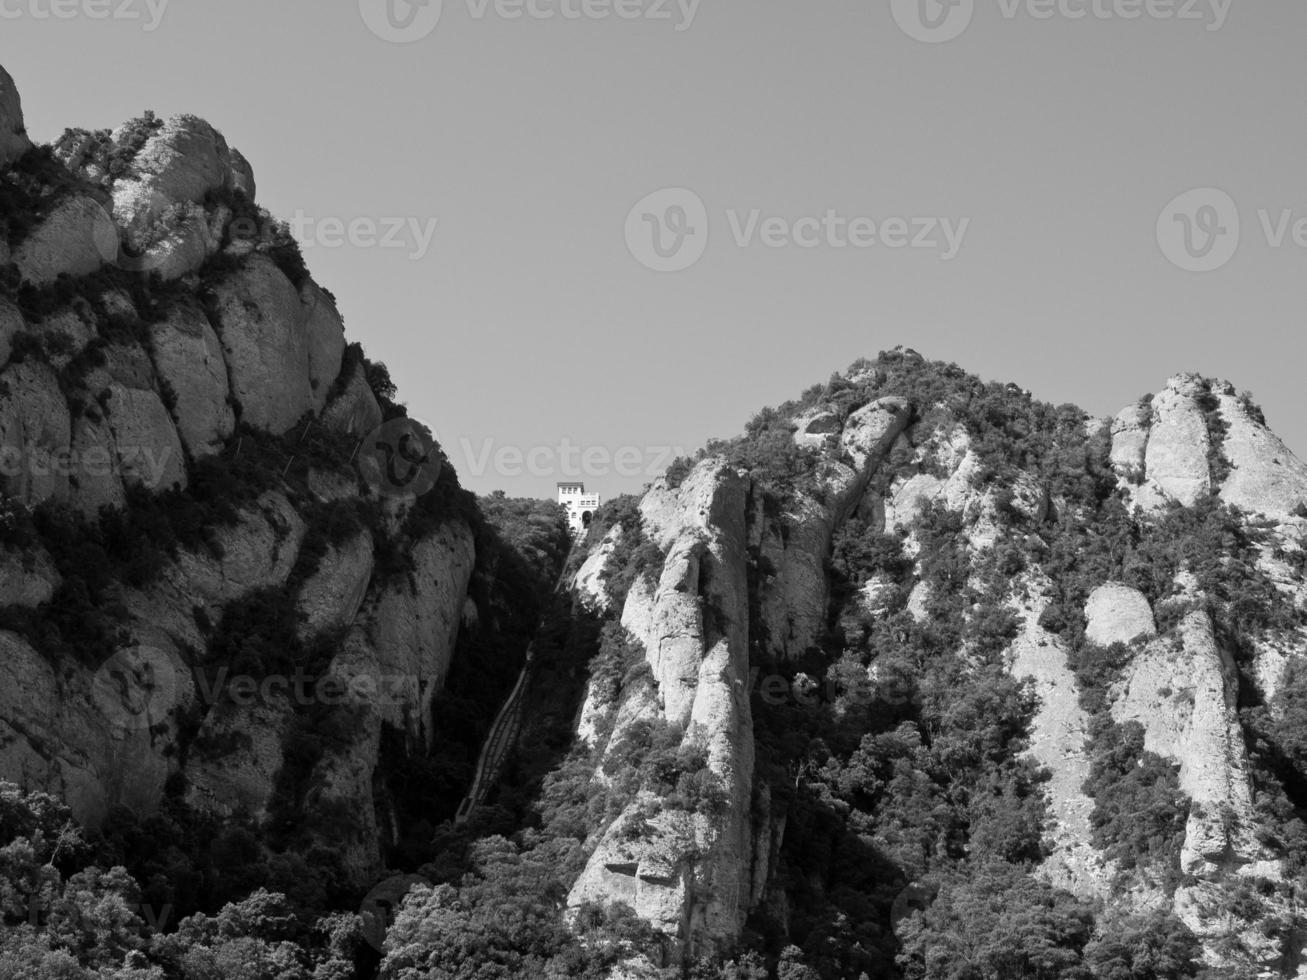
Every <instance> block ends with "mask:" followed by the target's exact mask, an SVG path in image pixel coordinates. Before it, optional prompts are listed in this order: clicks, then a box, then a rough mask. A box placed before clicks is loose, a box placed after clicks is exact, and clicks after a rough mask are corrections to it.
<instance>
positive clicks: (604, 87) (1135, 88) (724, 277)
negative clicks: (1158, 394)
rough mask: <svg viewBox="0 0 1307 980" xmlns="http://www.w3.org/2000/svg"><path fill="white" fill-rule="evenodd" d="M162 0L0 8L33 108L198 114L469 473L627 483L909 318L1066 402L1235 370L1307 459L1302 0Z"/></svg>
mask: <svg viewBox="0 0 1307 980" xmlns="http://www.w3.org/2000/svg"><path fill="white" fill-rule="evenodd" d="M152 2H153V3H154V8H153V10H152V9H151V8H150V7H149V6H148V5H147V2H146V0H0V63H3V64H4V65H5V66H6V67H7V68H8V69H9V71H10V72H11V73H12V74H13V75H14V77H15V79H16V81H17V83H18V86H19V89H20V91H21V92H22V95H23V103H24V109H25V112H26V115H27V122H28V128H29V131H30V132H31V134H32V135H33V137H34V138H37V139H41V140H48V139H52V138H54V137H55V136H57V135H58V134H59V133H60V132H61V131H62V129H63V128H64V127H65V126H74V125H77V126H85V127H88V128H99V127H107V126H113V125H115V124H117V123H118V122H120V121H122V120H123V119H125V118H128V117H130V116H133V115H137V114H139V113H140V112H141V110H143V109H145V108H152V109H154V110H155V111H157V112H159V113H160V114H164V115H167V114H173V113H179V112H191V113H195V114H197V115H201V116H203V117H205V118H207V119H209V120H210V121H211V122H212V123H213V124H214V125H216V126H217V127H218V128H219V129H221V130H222V131H223V132H224V133H225V135H226V136H227V138H228V140H229V141H230V142H231V143H232V145H233V146H236V147H239V148H240V149H241V150H242V151H243V152H244V153H245V155H246V156H247V157H248V158H249V159H250V161H251V163H252V164H253V166H254V170H255V173H256V174H257V177H258V182H259V198H260V201H261V203H262V204H264V205H265V206H266V207H268V208H269V209H270V210H271V211H272V212H273V213H274V214H276V215H278V216H280V217H284V218H292V217H295V216H296V215H297V214H299V215H301V216H302V217H303V218H305V219H306V221H307V219H312V223H305V224H303V225H302V226H301V227H302V228H306V229H308V232H307V237H308V238H309V239H310V240H311V241H312V242H313V243H314V244H313V247H311V248H309V249H308V250H307V251H306V257H307V259H308V262H309V265H310V267H311V269H312V270H313V272H314V275H315V276H316V277H317V278H318V279H319V280H320V281H321V282H322V283H323V284H324V285H326V286H327V287H328V288H330V289H331V290H332V291H333V292H334V293H335V294H336V295H337V297H338V298H339V300H340V304H341V307H342V311H343V313H344V314H345V317H346V322H347V325H348V330H349V332H350V334H351V335H352V337H354V338H356V339H360V340H362V341H363V343H364V345H365V347H366V348H367V349H368V351H369V353H370V354H371V355H372V356H373V357H374V358H380V359H382V360H384V361H386V362H387V363H388V364H389V366H390V368H391V372H392V374H393V375H394V377H395V379H396V380H397V382H398V383H399V386H400V391H401V396H402V398H403V400H405V401H406V402H407V403H408V405H409V407H410V411H411V413H412V414H413V415H415V416H417V417H420V418H422V419H424V420H426V421H428V422H429V423H430V424H432V425H433V427H434V428H435V429H436V431H437V433H438V435H439V436H440V438H441V441H442V443H443V444H444V445H445V447H446V450H447V452H449V454H450V456H451V458H452V459H453V460H454V462H455V465H456V466H457V467H458V469H459V471H460V474H461V477H462V479H463V482H464V484H465V485H467V486H470V487H471V488H472V489H474V490H477V491H478V492H486V491H489V490H491V489H495V488H503V489H505V490H507V491H509V492H510V493H514V494H541V495H546V494H551V493H552V487H553V484H554V483H555V482H557V481H558V480H563V479H571V478H580V479H584V480H585V481H586V483H587V484H588V485H589V486H590V488H591V489H596V490H599V491H600V492H602V493H604V494H607V495H611V494H613V493H617V492H622V491H627V490H635V489H638V488H639V487H640V486H641V485H642V484H643V483H645V482H647V481H648V479H650V475H649V474H647V473H646V472H644V471H645V470H651V469H653V468H654V467H656V466H658V465H659V464H660V463H663V462H665V461H666V460H665V459H663V458H662V457H663V455H664V453H663V452H662V449H661V447H665V446H666V447H672V446H680V447H684V448H685V449H687V450H689V449H694V448H696V447H697V446H699V445H701V444H702V443H703V441H704V440H705V439H707V438H709V437H712V436H726V435H732V434H735V433H736V432H738V431H739V430H740V428H741V427H742V425H743V423H744V422H745V421H746V420H747V419H748V418H749V417H750V416H751V415H752V414H753V413H754V412H755V411H756V410H757V409H758V408H760V407H762V406H763V405H767V404H776V403H779V402H781V401H783V400H785V399H786V398H789V397H793V396H795V395H797V394H798V393H799V392H800V391H801V390H802V389H804V388H806V387H808V386H809V385H811V384H813V383H815V382H818V381H822V380H825V378H826V377H827V376H829V374H830V373H831V372H832V371H834V370H839V369H842V368H844V367H845V366H846V365H847V364H848V363H849V362H851V361H852V360H854V359H856V358H857V357H859V356H863V355H867V356H872V355H874V354H875V353H876V351H878V350H880V349H883V348H887V347H892V346H894V345H895V344H900V343H902V344H907V345H909V346H912V347H915V348H916V349H918V350H920V351H921V352H922V353H924V354H926V355H927V356H930V357H936V358H943V359H946V360H953V361H957V362H958V363H960V364H962V365H963V366H964V367H966V368H968V369H969V370H972V371H975V372H976V373H979V374H981V375H983V376H985V377H989V378H997V379H1002V380H1012V381H1016V382H1018V383H1020V384H1022V385H1023V386H1025V387H1027V388H1030V389H1032V390H1033V391H1034V392H1035V394H1036V395H1038V396H1040V397H1042V398H1046V399H1049V400H1052V401H1057V402H1063V401H1072V402H1076V403H1078V404H1080V405H1082V406H1084V407H1085V408H1086V409H1088V410H1090V411H1092V412H1094V413H1096V414H1110V413H1114V412H1115V411H1117V410H1118V409H1120V408H1121V407H1122V406H1124V405H1126V404H1127V403H1129V402H1131V401H1133V400H1134V399H1135V398H1137V397H1138V396H1139V395H1140V394H1142V393H1144V392H1145V391H1153V390H1156V389H1157V388H1159V387H1160V386H1161V385H1162V384H1163V383H1164V382H1165V380H1166V378H1167V377H1168V376H1169V375H1171V374H1173V373H1175V372H1178V371H1182V370H1196V371H1202V372H1204V373H1206V374H1212V375H1217V376H1221V377H1227V378H1229V379H1230V380H1231V381H1233V382H1234V383H1235V384H1236V385H1238V386H1239V387H1240V388H1250V389H1252V390H1253V391H1254V392H1255V393H1256V394H1257V396H1258V397H1259V399H1260V401H1261V403H1262V404H1263V407H1264V408H1265V410H1266V414H1267V417H1268V419H1269V420H1270V422H1271V424H1272V426H1273V427H1275V428H1276V429H1277V430H1278V431H1279V432H1280V433H1281V434H1282V435H1283V436H1284V437H1285V438H1286V439H1287V440H1288V442H1289V443H1290V445H1291V446H1292V447H1293V448H1295V449H1296V450H1298V451H1299V452H1300V453H1301V452H1302V451H1303V450H1307V416H1305V414H1304V411H1303V409H1304V394H1303V391H1304V388H1303V384H1302V380H1301V378H1302V375H1303V372H1304V365H1303V358H1302V351H1303V343H1302V309H1303V305H1304V304H1303V294H1304V291H1305V290H1307V275H1305V274H1304V273H1307V247H1303V246H1305V245H1307V225H1305V226H1303V228H1302V229H1299V230H1298V231H1299V233H1298V234H1297V235H1295V231H1294V226H1293V224H1292V221H1290V222H1289V223H1285V221H1284V215H1285V213H1286V211H1287V212H1288V213H1289V215H1290V217H1291V218H1292V220H1297V219H1298V218H1301V217H1307V188H1305V186H1304V179H1305V175H1307V135H1305V134H1307V124H1304V121H1303V106H1304V105H1307V60H1305V59H1304V58H1303V56H1302V45H1303V43H1304V41H1305V40H1307V4H1303V3H1302V0H1257V2H1255V3H1253V2H1251V0H1233V2H1232V3H1231V0H1056V2H1055V0H975V3H974V8H973V6H972V4H971V3H970V2H969V0H951V2H952V3H954V4H956V6H953V7H950V6H947V5H943V4H941V2H940V0H864V2H852V0H830V2H826V3H799V2H796V0H705V2H703V3H701V4H698V5H694V4H693V3H692V2H691V0H680V4H679V5H678V2H677V0H668V2H667V3H665V4H664V2H663V0H584V2H583V0H530V3H527V2H525V0H517V2H516V3H514V2H513V0H495V2H489V0H444V3H443V7H442V6H441V5H439V4H438V3H434V2H429V3H428V4H427V5H426V6H412V7H410V6H409V3H408V0H362V3H361V5H360V2H359V0H333V2H330V3H328V2H324V0H275V2H269V0H220V2H219V0H207V2H204V3H201V2H199V0H172V2H171V3H165V2H164V0H152ZM387 3H391V4H393V6H392V7H391V8H389V9H387V8H386V4H387ZM161 4H162V8H161ZM922 5H924V6H922ZM55 9H59V10H61V11H63V12H64V13H70V14H71V16H69V17H68V18H67V19H61V18H56V17H53V16H48V15H49V14H51V13H52V10H55ZM619 10H620V11H621V12H622V13H624V14H627V15H630V16H629V17H619V16H617V12H618V11H619ZM101 11H107V12H109V13H111V14H119V15H124V16H112V17H109V18H107V19H100V18H98V17H96V16H93V15H94V14H96V13H98V12H101ZM605 11H607V12H609V13H610V14H611V16H608V17H600V16H599V14H601V13H603V12H605ZM518 12H520V13H521V16H514V15H515V14H516V13H518ZM1168 12H1169V13H1171V14H1173V15H1176V16H1172V17H1169V18H1168V17H1164V16H1163V15H1164V14H1166V13H1168ZM436 13H439V14H440V16H439V19H438V21H436V20H435V18H434V15H435V14H436ZM549 13H553V14H554V15H555V16H553V17H546V16H544V15H546V14H549ZM1135 13H1138V14H1140V16H1138V17H1132V16H1130V15H1131V14H1135ZM130 14H137V15H138V16H137V17H136V18H135V19H128V18H127V16H126V15H130ZM573 14H576V15H579V16H571V15H573ZM663 14H666V15H668V17H669V18H670V19H664V18H663V16H662V15H663ZM691 14H692V16H691ZM1046 14H1047V15H1048V16H1045V15H1046ZM1077 14H1083V15H1084V16H1076V15H1077ZM1181 14H1183V15H1185V16H1179V15H1181ZM565 15H567V16H565ZM968 17H970V18H971V19H970V21H969V22H968V21H967V18H968ZM914 18H915V19H914ZM932 24H938V25H939V26H938V27H935V28H932V27H931V26H930V25H932ZM150 27H153V29H147V28H150ZM964 27H965V30H964V29H963V28H964ZM952 34H957V36H956V37H953V38H952V39H951V40H947V41H943V42H942V43H939V42H940V39H941V38H942V37H946V36H949V35H952ZM383 36H384V37H383ZM386 37H390V38H392V40H387V39H385V38H386ZM921 37H926V38H927V39H928V40H920V39H919V38H921ZM394 38H398V39H399V40H400V41H402V42H403V43H397V42H396V40H393V39H394ZM664 188H685V189H688V190H690V191H692V192H693V195H694V196H693V197H688V196H686V195H685V194H684V193H679V194H676V195H672V196H668V195H662V196H656V197H654V198H652V199H651V200H650V201H649V202H646V204H645V205H643V206H642V207H641V208H637V209H636V210H635V212H634V214H632V209H633V208H635V206H636V204H637V202H640V201H641V200H642V199H644V198H646V196H647V195H650V194H653V193H654V192H657V191H660V190H661V189H664ZM1194 188H1215V189H1219V190H1220V191H1222V192H1224V193H1225V194H1228V195H1229V197H1228V198H1223V197H1221V196H1220V195H1216V196H1215V197H1213V195H1211V194H1210V193H1204V194H1203V195H1200V196H1198V197H1197V198H1189V199H1186V200H1188V201H1190V202H1191V204H1192V207H1191V213H1190V214H1189V215H1188V216H1186V215H1183V214H1174V213H1171V212H1169V211H1168V210H1167V209H1168V205H1169V204H1170V202H1172V201H1173V199H1175V198H1176V197H1177V195H1180V194H1182V193H1183V192H1186V191H1189V190H1191V189H1194ZM696 201H699V202H702V207H703V211H702V212H699V211H696V207H695V202H696ZM678 208H683V210H678ZM1230 208H1233V209H1235V210H1234V213H1233V214H1232V213H1231V212H1230V210H1229V209H1230ZM1263 210H1264V211H1265V212H1266V220H1265V221H1264V220H1263V219H1262V218H1261V217H1260V216H1259V211H1263ZM755 212H756V213H755ZM628 216H630V217H631V220H630V221H629V222H628ZM331 218H335V219H339V220H340V221H341V222H350V221H354V220H355V219H360V218H362V219H370V220H371V221H373V222H376V223H377V227H378V231H379V233H380V235H381V236H384V235H386V234H387V233H388V229H389V228H391V227H392V226H393V225H394V223H395V221H396V220H397V219H398V220H401V221H402V222H403V224H402V228H403V229H404V230H403V231H402V232H401V233H399V234H398V235H397V236H395V240H397V241H399V242H400V243H401V245H402V246H403V247H399V248H382V247H379V243H378V242H377V241H373V240H370V238H369V236H368V235H367V234H366V229H365V228H364V226H361V225H356V226H355V227H356V233H355V234H354V236H353V238H354V239H355V240H354V241H353V242H352V243H348V244H343V245H340V246H339V247H328V245H329V244H330V243H333V242H334V241H335V230H334V229H333V228H332V226H331V224H330V222H326V223H322V219H331ZM777 218H780V219H784V221H775V220H772V219H777ZM432 219H435V220H436V221H437V224H436V226H435V232H434V235H433V236H432V237H431V238H430V241H429V247H424V244H423V242H424V236H425V234H426V232H427V231H428V230H429V229H430V224H429V222H430V221H431V220H432ZM682 219H684V220H682ZM895 219H903V220H904V223H903V224H902V225H900V224H898V223H897V222H896V221H895ZM1186 222H1187V223H1188V224H1186ZM1263 225H1269V230H1270V234H1269V235H1268V233H1267V230H1266V229H1264V228H1263ZM1236 227H1237V228H1238V230H1239V233H1240V237H1239V248H1238V249H1237V251H1233V254H1228V253H1229V252H1230V251H1232V250H1231V249H1227V248H1226V247H1225V246H1227V245H1229V244H1231V243H1232V242H1233V241H1234V239H1233V232H1234V230H1235V228H1236ZM944 228H949V229H951V233H952V239H950V238H948V237H947V236H946V235H945V233H944V230H943V229H944ZM705 229H706V231H707V235H706V238H704V237H703V232H704V230H705ZM1159 229H1162V230H1163V232H1162V235H1161V241H1160V242H1159ZM655 230H657V231H659V233H660V239H659V244H661V246H662V250H663V253H664V254H665V253H668V252H671V251H673V250H674V246H676V245H678V244H679V245H681V246H682V251H680V252H676V253H675V254H674V255H673V258H672V259H670V260H666V261H665V260H664V259H663V258H662V257H660V255H659V253H658V251H657V250H656V249H654V248H653V247H652V246H653V244H654V239H653V232H654V231H655ZM678 230H679V232H680V234H679V235H678ZM1186 231H1188V233H1189V236H1190V237H1189V240H1188V242H1187V243H1186V244H1187V245H1188V246H1189V260H1192V264H1197V265H1199V266H1202V265H1204V264H1206V265H1215V264H1220V267H1219V268H1216V269H1214V270H1212V271H1206V272H1192V271H1186V270H1185V269H1183V268H1181V267H1180V266H1181V265H1185V264H1187V262H1186V259H1185V257H1184V256H1183V255H1180V256H1178V257H1177V255H1176V249H1177V247H1178V245H1177V242H1181V243H1185V240H1184V239H1183V237H1181V238H1179V239H1177V238H1176V237H1175V236H1177V235H1179V236H1183V234H1184V232H1186ZM1281 232H1283V234H1282V235H1281V234H1280V233H1281ZM642 235H643V236H644V237H643V238H642V237H641V236H642ZM628 237H629V238H630V243H629V244H628ZM737 237H739V238H740V239H742V240H743V242H744V244H741V243H740V242H739V241H737ZM1295 238H1296V239H1297V240H1296V241H1295ZM913 240H917V241H918V242H919V244H921V245H922V246H923V247H910V245H911V242H912V241H913ZM1276 240H1278V241H1279V245H1278V246H1277V245H1276V244H1274V242H1275V241H1276ZM705 242H706V249H704V248H703V246H704V244H705ZM868 242H874V244H868ZM905 242H906V243H907V244H906V245H905V246H904V247H894V246H897V245H900V244H903V243H905ZM950 242H952V244H950ZM1212 246H1214V248H1213V247H1212ZM686 248H688V249H689V251H685V249H686ZM700 251H702V255H701V257H699V254H698V253H699V252H700ZM1168 256H1170V258H1168ZM696 257H697V258H698V260H697V261H695V262H693V264H689V263H690V260H692V259H694V258H696ZM1172 259H1175V260H1176V261H1172ZM682 260H683V261H682ZM660 263H661V264H662V265H667V264H672V265H680V264H688V267H687V268H684V269H683V270H681V271H671V272H669V271H655V269H653V268H650V267H649V266H650V265H652V266H655V267H658V266H660ZM569 446H573V447H577V449H578V450H579V449H582V448H584V449H588V450H590V451H591V457H590V460H589V465H588V466H582V465H580V464H581V460H580V459H579V458H578V457H577V455H576V454H575V453H574V452H572V451H571V450H569V449H568V448H567V447H569ZM487 450H489V454H487ZM504 450H507V452H503V451H504ZM619 450H624V454H623V455H621V456H616V454H617V453H618V452H619ZM515 451H517V452H521V453H522V454H523V457H524V458H523V460H522V462H521V463H518V462H516V457H515V455H514V452H515ZM532 451H534V455H530V456H529V454H531V453H532ZM496 453H498V456H497V457H496V455H495V454H496ZM528 456H529V459H530V462H531V463H533V464H534V465H532V466H530V467H528V466H527V465H526V460H527V458H528ZM606 456H607V457H615V458H613V459H612V462H611V463H610V462H605V457H606ZM618 464H621V465H620V466H619V465H618ZM519 467H520V472H521V475H514V474H515V473H518V472H519ZM529 469H530V470H534V471H535V472H534V475H532V474H531V473H530V472H528V470H529ZM619 470H620V471H621V472H625V473H627V474H630V475H626V476H622V475H620V472H619ZM578 471H580V472H578Z"/></svg>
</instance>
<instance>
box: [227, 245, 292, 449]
mask: <svg viewBox="0 0 1307 980" xmlns="http://www.w3.org/2000/svg"><path fill="white" fill-rule="evenodd" d="M214 293H215V295H216V309H217V316H218V321H217V324H216V326H217V328H218V334H219V337H220V339H221V341H222V349H223V355H224V358H225V360H226V362H227V370H228V374H229V377H230V379H231V388H232V395H233V396H234V397H235V398H236V400H237V401H238V402H239V404H240V406H241V418H242V420H244V421H245V422H248V423H249V424H250V425H254V426H257V427H259V428H262V429H267V430H268V431H269V432H273V433H282V432H285V431H286V430H288V429H289V428H290V427H291V426H293V425H294V424H295V423H296V422H297V421H298V420H299V418H300V417H301V416H302V415H303V414H304V413H305V412H307V411H309V410H310V409H311V408H313V407H314V394H313V388H312V375H311V374H310V371H309V351H310V341H309V337H308V335H307V333H306V332H305V330H304V309H303V306H302V304H301V302H300V297H299V294H297V293H296V292H295V287H294V286H292V285H291V284H290V280H289V279H287V278H286V276H285V275H283V274H282V271H281V270H280V269H278V268H277V266H276V265H274V264H273V262H272V260H271V259H268V258H266V257H264V256H260V255H255V256H252V257H251V258H250V260H249V264H248V265H247V266H246V267H245V268H243V269H241V270H240V271H239V272H237V273H235V274H234V275H232V276H231V277H229V278H228V279H226V280H224V281H223V282H220V283H218V285H217V286H216V287H215V288H214Z"/></svg>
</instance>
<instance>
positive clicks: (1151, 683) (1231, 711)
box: [1112, 611, 1263, 875]
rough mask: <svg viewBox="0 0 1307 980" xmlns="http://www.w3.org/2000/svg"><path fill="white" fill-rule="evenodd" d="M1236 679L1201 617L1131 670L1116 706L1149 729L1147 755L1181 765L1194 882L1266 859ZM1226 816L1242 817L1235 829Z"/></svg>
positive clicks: (1187, 854)
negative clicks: (1256, 832)
mask: <svg viewBox="0 0 1307 980" xmlns="http://www.w3.org/2000/svg"><path fill="white" fill-rule="evenodd" d="M1235 676H1236V674H1235V669H1234V664H1233V662H1231V660H1230V658H1229V655H1228V654H1226V653H1225V652H1224V651H1222V650H1221V649H1220V647H1219V646H1218V644H1217V642H1216V637H1215V634H1214V633H1213V630H1212V623H1211V619H1210V618H1209V617H1208V616H1207V614H1206V613H1204V612H1201V611H1195V612H1192V613H1190V614H1188V615H1187V616H1186V617H1185V618H1184V620H1183V621H1182V622H1181V624H1180V626H1179V627H1178V629H1177V630H1176V632H1175V633H1174V634H1172V635H1170V636H1167V637H1164V638H1162V639H1159V640H1155V641H1153V642H1152V643H1150V644H1149V645H1148V646H1147V648H1146V649H1145V650H1144V652H1143V653H1142V654H1141V655H1140V656H1138V657H1137V658H1136V659H1135V660H1134V661H1133V662H1132V663H1131V665H1130V668H1129V670H1128V672H1127V675H1126V677H1125V679H1124V682H1123V686H1122V690H1121V692H1120V696H1119V698H1118V699H1117V700H1116V702H1115V703H1114V704H1113V706H1112V715H1113V717H1114V718H1116V719H1117V720H1118V721H1137V722H1139V723H1140V724H1142V725H1143V726H1144V731H1145V743H1144V744H1145V748H1147V749H1148V750H1149V751H1151V752H1156V753H1157V754H1158V755H1161V756H1165V757H1167V758H1170V759H1174V760H1176V761H1177V762H1179V763H1180V785H1181V787H1182V788H1183V789H1184V791H1185V792H1186V793H1187V794H1188V795H1189V796H1190V798H1191V799H1192V800H1193V801H1194V804H1195V807H1194V809H1193V811H1192V812H1191V813H1190V817H1189V824H1188V827H1187V829H1186V832H1185V842H1184V851H1183V853H1182V855H1181V865H1182V867H1183V869H1184V870H1185V871H1186V872H1187V873H1190V874H1196V875H1202V874H1211V873H1215V872H1217V871H1228V870H1234V869H1235V868H1237V867H1239V866H1241V865H1246V864H1250V863H1254V862H1259V861H1261V860H1262V859H1263V854H1262V848H1261V847H1260V845H1259V844H1258V843H1257V841H1256V839H1255V838H1254V836H1253V834H1252V828H1253V827H1254V826H1255V825H1256V819H1255V816H1254V813H1253V808H1252V791H1251V786H1250V783H1249V775H1248V761H1247V755H1246V751H1245V748H1244V741H1243V734H1242V731H1241V730H1240V727H1239V719H1238V711H1237V707H1238V706H1237V694H1236V690H1235V688H1234V678H1235ZM1227 811H1228V812H1231V813H1233V815H1234V817H1235V820H1234V821H1233V829H1232V827H1231V823H1232V822H1231V821H1229V820H1227V819H1223V818H1222V814H1223V812H1227Z"/></svg>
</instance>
